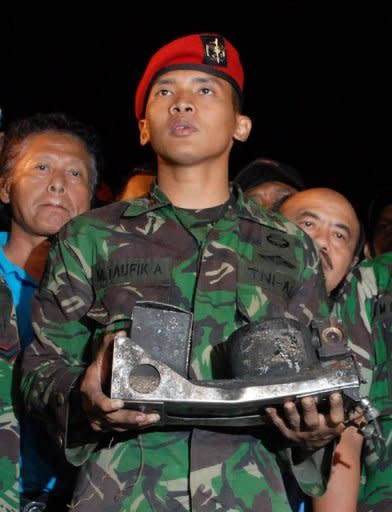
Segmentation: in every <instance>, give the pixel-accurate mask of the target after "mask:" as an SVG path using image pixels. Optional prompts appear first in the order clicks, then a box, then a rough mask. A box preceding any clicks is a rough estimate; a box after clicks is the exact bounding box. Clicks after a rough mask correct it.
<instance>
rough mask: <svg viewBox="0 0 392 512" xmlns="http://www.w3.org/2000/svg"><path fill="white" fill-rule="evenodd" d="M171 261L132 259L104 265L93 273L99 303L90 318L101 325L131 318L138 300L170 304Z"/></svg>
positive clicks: (96, 303)
mask: <svg viewBox="0 0 392 512" xmlns="http://www.w3.org/2000/svg"><path fill="white" fill-rule="evenodd" d="M171 273H172V260H171V258H165V257H163V258H143V259H142V258H132V259H123V260H116V261H113V262H105V264H102V265H100V266H97V267H96V268H95V269H94V270H93V283H94V289H95V291H96V302H95V305H94V307H93V308H92V309H91V310H90V312H89V316H90V317H92V318H94V319H95V320H96V321H98V322H99V323H103V324H107V323H110V322H111V321H112V320H113V319H114V318H118V317H121V316H124V317H127V318H129V317H130V314H131V311H132V308H133V306H134V304H135V302H136V301H139V300H147V301H157V302H163V303H167V302H169V301H170V298H171V290H172V277H171Z"/></svg>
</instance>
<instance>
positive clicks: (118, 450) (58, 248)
mask: <svg viewBox="0 0 392 512" xmlns="http://www.w3.org/2000/svg"><path fill="white" fill-rule="evenodd" d="M200 215H201V214H199V215H198V214H197V212H194V213H192V212H189V211H188V212H187V211H184V210H179V209H176V208H174V207H173V205H171V204H170V202H169V200H168V199H167V198H166V196H165V195H164V194H163V193H162V191H160V190H159V189H158V188H157V187H155V188H154V190H153V192H152V194H151V196H150V197H149V198H143V199H140V200H137V201H134V202H131V203H128V202H121V203H115V204H112V205H109V206H107V207H104V208H101V209H99V210H95V211H94V210H93V211H90V212H88V213H86V214H83V215H82V216H79V217H77V218H75V219H73V220H71V222H70V223H69V224H67V226H65V228H63V229H62V230H61V232H60V233H59V235H58V240H57V243H55V244H54V246H53V248H52V251H51V253H50V256H49V260H48V266H47V271H46V274H45V276H44V279H43V281H42V283H41V286H40V289H39V293H38V294H37V295H36V296H35V298H34V300H33V324H34V329H35V333H36V340H35V341H34V342H33V344H32V345H31V346H30V347H29V348H28V349H27V351H26V354H25V359H24V377H23V383H22V389H23V392H24V396H25V402H26V404H27V407H28V408H29V410H31V411H34V410H35V411H36V413H37V412H38V413H39V414H40V415H41V416H42V417H46V418H47V421H53V420H54V419H56V421H57V423H58V425H59V426H58V433H57V435H58V439H59V442H61V441H62V439H64V436H65V438H66V445H67V446H66V452H67V456H68V458H69V460H71V461H72V462H73V463H74V464H79V465H80V464H81V465H82V468H81V472H80V474H79V478H78V483H77V486H76V490H75V493H74V499H73V505H72V506H73V508H72V510H75V511H84V512H86V511H96V510H105V512H109V511H111V512H114V511H143V512H144V511H152V510H159V511H163V510H170V511H190V510H193V511H197V512H208V511H215V510H222V511H225V512H227V511H236V512H241V511H242V512H245V511H252V510H260V511H261V510H262V511H272V510H274V511H277V510H279V511H281V512H284V511H290V506H289V504H288V500H287V496H286V493H285V490H284V486H283V482H282V476H281V469H280V465H279V452H281V454H282V455H285V456H286V458H290V456H291V450H290V449H286V448H287V442H286V441H285V440H284V439H283V437H282V436H281V435H280V433H278V431H277V430H275V429H274V428H273V427H268V428H267V427H263V428H261V427H260V428H258V429H253V430H252V429H245V428H241V429H231V430H230V429H226V430H225V429H198V428H193V429H191V428H184V429H179V428H177V429H173V428H172V429H168V428H163V427H159V426H155V427H154V428H150V429H144V430H143V431H140V430H139V431H138V432H129V433H126V434H121V435H119V434H114V435H108V434H101V435H100V436H99V439H98V444H97V442H96V439H95V438H96V435H95V434H93V433H92V431H91V430H88V429H87V430H86V429H84V430H83V425H82V424H81V421H80V420H81V419H82V418H83V413H82V412H81V410H80V408H78V405H77V392H76V393H75V392H72V389H73V386H75V381H76V380H77V378H78V376H79V375H80V374H81V373H82V372H83V370H84V369H85V368H86V366H87V365H89V364H90V363H91V360H92V358H93V357H94V352H95V351H96V350H97V347H98V346H99V343H100V341H101V339H102V335H103V333H104V332H105V331H107V330H110V329H118V328H121V327H123V326H124V325H129V319H130V315H131V312H132V308H133V305H134V304H135V302H136V301H138V300H152V301H159V302H162V303H169V304H172V305H175V306H178V307H180V308H183V309H185V310H189V311H192V312H193V314H194V329H193V339H192V350H191V365H190V367H191V368H190V377H191V378H193V379H210V378H213V377H214V375H213V372H212V365H211V357H210V356H211V350H212V347H213V346H215V345H216V344H218V343H220V342H222V341H224V340H226V339H227V338H228V336H230V334H231V333H232V332H233V331H234V330H236V329H238V328H239V327H241V326H243V325H245V324H246V323H248V322H249V321H256V320H259V319H262V318H265V317H284V316H285V317H290V318H297V319H298V320H300V321H301V322H303V323H304V324H306V325H308V324H309V323H310V321H311V320H312V318H313V317H314V316H319V317H320V316H326V315H328V306H327V298H326V293H325V285H324V278H323V275H322V270H321V266H320V261H319V255H318V253H317V251H316V250H315V248H314V245H313V242H312V241H311V239H310V238H309V237H308V236H307V235H306V234H305V233H304V232H302V231H301V230H300V229H298V228H297V227H296V226H295V225H294V224H292V223H290V222H288V221H287V220H286V219H284V218H283V217H281V216H280V215H279V214H276V213H272V212H268V211H266V210H262V209H261V208H260V207H259V206H258V205H256V203H254V202H253V201H249V200H247V199H246V198H244V196H243V195H242V193H241V192H240V191H237V190H235V191H234V192H233V200H232V201H231V203H230V204H229V206H228V208H227V210H226V211H225V212H224V214H223V215H222V217H221V218H220V219H219V220H218V221H217V222H215V223H214V224H210V223H208V222H205V221H203V220H201V218H200ZM70 393H72V394H71V400H70V402H71V407H70V409H69V410H68V409H67V404H68V395H69V394H70ZM84 433H86V436H85V437H83V435H84ZM327 453H328V450H319V451H317V452H316V454H315V456H314V457H308V458H307V459H305V461H303V462H300V463H299V462H298V463H296V464H292V469H293V472H294V474H295V475H296V477H297V479H298V481H299V483H300V485H301V487H302V488H303V489H304V490H305V491H306V492H307V493H309V494H313V495H319V494H321V493H322V492H324V490H325V483H326V480H327V479H328V473H329V467H327V468H326V471H325V473H326V474H324V471H321V469H320V468H321V467H323V468H324V466H325V465H327V466H328V464H325V458H326V457H327V456H325V457H324V454H327ZM296 460H297V459H296Z"/></svg>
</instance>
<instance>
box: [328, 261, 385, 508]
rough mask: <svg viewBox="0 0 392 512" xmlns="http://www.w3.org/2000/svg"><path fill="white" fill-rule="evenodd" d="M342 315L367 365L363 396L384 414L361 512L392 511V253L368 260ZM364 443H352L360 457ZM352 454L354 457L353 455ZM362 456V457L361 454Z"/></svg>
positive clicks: (354, 278) (366, 465)
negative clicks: (382, 438) (380, 439)
mask: <svg viewBox="0 0 392 512" xmlns="http://www.w3.org/2000/svg"><path fill="white" fill-rule="evenodd" d="M343 299H344V300H342V303H341V304H339V305H338V306H337V314H338V315H339V316H340V317H341V319H342V320H343V322H344V325H345V327H346V329H347V333H348V335H349V338H350V342H351V344H352V348H353V350H354V351H355V352H356V353H357V355H358V358H359V360H360V361H361V363H362V365H363V373H364V377H365V379H366V382H365V383H364V385H363V389H362V394H363V395H364V396H369V398H370V400H371V403H372V405H374V406H375V407H377V408H378V410H379V412H380V418H379V425H380V428H381V433H382V435H383V437H384V439H385V442H386V446H385V447H384V446H383V445H382V444H381V443H379V442H372V441H371V442H370V443H369V442H366V443H364V447H363V453H362V461H363V465H362V485H361V489H360V494H359V505H358V511H360V512H370V511H374V512H377V511H389V510H391V508H392V392H391V375H392V374H391V370H392V367H391V360H392V354H391V346H392V344H391V342H392V252H388V253H385V254H383V255H381V256H378V257H377V258H375V259H374V260H366V261H364V262H363V263H362V264H361V265H360V266H359V267H358V268H356V269H355V270H354V271H353V274H352V275H351V276H350V280H349V282H348V285H347V286H346V289H345V294H344V298H343ZM358 445H359V449H360V447H361V445H362V439H360V440H359V441H358V440H357V441H355V440H352V444H351V451H352V452H353V453H354V456H355V454H356V453H358ZM349 455H350V454H349ZM356 456H358V455H356Z"/></svg>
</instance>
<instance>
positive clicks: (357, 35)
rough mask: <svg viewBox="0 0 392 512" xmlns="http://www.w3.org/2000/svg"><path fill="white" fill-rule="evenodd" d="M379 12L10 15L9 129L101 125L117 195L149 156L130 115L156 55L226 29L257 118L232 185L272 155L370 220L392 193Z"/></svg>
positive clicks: (388, 61)
mask: <svg viewBox="0 0 392 512" xmlns="http://www.w3.org/2000/svg"><path fill="white" fill-rule="evenodd" d="M341 4H343V5H341ZM373 4H374V5H373ZM382 4H383V2H366V3H364V4H363V5H362V4H361V5H359V2H352V3H350V2H339V3H333V2H309V3H305V2H279V1H277V0H275V1H273V2H260V3H259V4H257V0H254V1H253V2H237V7H236V9H229V8H228V6H227V5H226V4H224V3H222V2H220V3H206V2H204V3H194V2H189V1H188V2H182V3H181V4H173V3H170V4H167V5H163V4H158V7H157V6H156V5H155V4H150V3H147V2H142V3H141V4H140V5H138V6H137V9H138V12H139V13H136V10H135V9H136V4H135V3H133V4H127V7H125V6H124V7H121V8H120V7H119V5H117V4H115V3H114V2H113V5H108V4H107V3H106V4H103V6H102V7H97V6H93V7H91V11H90V12H81V8H82V5H79V6H78V5H73V4H69V3H60V4H55V5H52V6H51V7H46V8H44V7H39V6H37V5H33V6H30V7H29V9H28V10H26V9H27V8H26V7H24V6H23V5H22V4H20V6H19V7H18V6H14V7H13V8H10V7H8V8H6V9H3V11H2V15H1V35H0V42H1V44H0V57H1V61H0V105H1V107H2V108H3V127H4V128H6V127H7V124H8V123H9V122H11V121H12V120H14V119H16V118H18V117H21V116H25V115H29V114H32V113H34V112H37V111H43V112H47V111H65V112H68V113H71V114H73V115H74V116H76V117H78V118H79V119H81V120H83V121H85V122H88V123H90V124H93V125H94V126H95V127H96V128H97V129H98V131H99V132H100V134H101V136H102V139H103V144H104V146H103V147H104V157H105V167H104V178H105V180H106V181H107V182H108V183H110V184H111V185H112V188H113V189H114V190H116V189H117V188H118V186H119V183H120V181H121V178H122V176H123V175H124V174H125V173H126V172H128V170H130V169H131V168H132V167H133V166H135V165H136V164H138V163H140V162H142V161H143V160H145V159H146V158H147V157H148V156H149V154H148V153H147V152H146V150H143V149H142V148H140V147H139V144H138V131H137V123H136V120H135V116H134V110H133V98H134V93H135V89H136V85H137V83H138V80H139V79H140V77H141V75H142V72H143V70H144V67H145V65H146V63H147V61H148V59H149V57H150V56H151V55H152V53H154V52H155V51H156V50H157V49H158V48H159V47H160V46H161V45H163V44H165V43H166V42H169V41H170V40H171V39H173V38H175V37H179V36H181V35H186V34H189V33H193V32H209V31H211V32H219V33H221V34H223V35H224V36H226V37H227V38H228V39H229V40H231V42H232V43H233V44H234V45H235V46H236V47H237V49H238V50H239V52H240V54H241V57H242V61H243V65H244V68H245V105H244V113H246V114H248V115H249V116H250V117H251V118H252V120H253V130H252V134H251V137H250V139H249V140H248V142H246V143H245V144H242V145H238V146H237V147H235V149H234V152H233V156H232V161H231V176H232V177H233V176H234V174H235V172H236V171H237V170H239V168H240V167H242V166H243V165H245V164H246V163H248V162H249V161H251V160H253V159H254V158H257V157H259V156H266V157H270V158H274V159H276V160H280V161H282V162H284V163H287V164H290V165H292V166H294V167H296V168H297V169H298V170H299V171H300V172H301V174H302V175H303V176H304V178H305V180H306V181H307V184H308V185H309V186H319V185H320V186H330V187H333V188H336V189H338V190H339V191H341V192H343V193H344V194H346V195H347V196H348V198H349V199H350V200H352V201H353V202H354V204H355V205H356V206H357V207H359V208H360V209H361V212H364V210H365V208H366V205H367V203H368V202H369V200H370V198H371V196H372V195H373V193H374V191H375V189H376V188H378V187H384V186H386V185H392V180H391V169H392V144H391V136H392V131H391V118H392V87H391V86H392V80H391V79H390V78H389V75H390V74H391V68H392V44H391V43H392V12H391V8H389V7H388V6H383V5H382ZM343 6H344V8H343ZM128 10H129V11H130V12H129V13H127V11H128ZM363 175H364V177H362V176H363Z"/></svg>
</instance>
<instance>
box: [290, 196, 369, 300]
mask: <svg viewBox="0 0 392 512" xmlns="http://www.w3.org/2000/svg"><path fill="white" fill-rule="evenodd" d="M280 211H281V213H282V214H283V215H285V216H286V217H287V218H288V219H289V220H291V221H292V222H294V223H295V224H297V225H298V226H299V227H300V228H302V229H303V230H304V231H306V233H308V235H309V236H311V237H312V238H313V240H314V242H315V244H316V245H317V247H318V249H319V251H320V255H321V262H322V266H323V271H324V276H325V282H326V287H327V292H328V293H331V292H332V290H334V289H335V288H336V287H337V286H338V284H339V283H340V282H341V281H342V280H343V279H344V277H345V276H346V275H347V273H348V272H349V270H350V268H351V266H352V264H353V263H355V261H354V252H355V249H356V246H357V243H358V240H359V233H360V227H359V221H358V218H357V216H356V213H355V211H354V210H353V208H352V206H351V204H350V203H349V202H348V201H347V200H346V199H345V198H344V197H343V196H342V195H341V194H339V193H337V192H335V191H334V190H331V189H323V188H317V189H308V190H304V191H302V192H297V193H296V194H294V195H292V196H290V197H289V198H288V199H287V200H286V201H285V202H284V203H283V205H282V207H281V209H280Z"/></svg>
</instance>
